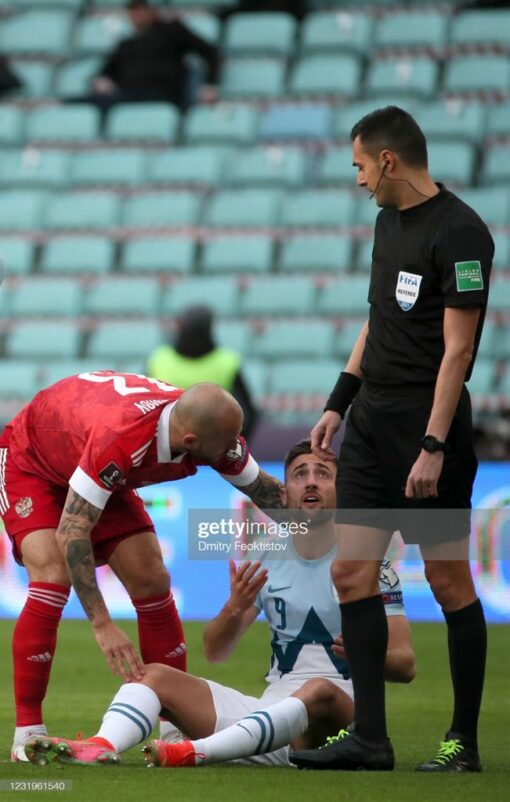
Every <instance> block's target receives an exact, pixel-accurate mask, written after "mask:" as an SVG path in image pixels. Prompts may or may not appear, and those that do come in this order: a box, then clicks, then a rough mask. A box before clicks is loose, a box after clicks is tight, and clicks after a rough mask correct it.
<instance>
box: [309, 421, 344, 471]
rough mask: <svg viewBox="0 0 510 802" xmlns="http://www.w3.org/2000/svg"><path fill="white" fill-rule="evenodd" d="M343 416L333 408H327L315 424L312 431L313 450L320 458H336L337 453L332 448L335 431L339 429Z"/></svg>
mask: <svg viewBox="0 0 510 802" xmlns="http://www.w3.org/2000/svg"><path fill="white" fill-rule="evenodd" d="M341 423H342V418H341V416H340V415H339V414H338V412H333V410H332V409H328V410H326V412H325V413H324V415H323V416H322V418H321V419H320V420H319V421H318V422H317V423H316V424H315V426H314V427H313V429H312V431H311V432H310V442H311V445H312V451H313V453H314V454H315V456H316V457H319V459H335V458H336V454H335V452H334V451H333V449H332V448H331V442H332V440H333V437H334V436H335V433H336V432H337V431H338V430H339V428H340V424H341Z"/></svg>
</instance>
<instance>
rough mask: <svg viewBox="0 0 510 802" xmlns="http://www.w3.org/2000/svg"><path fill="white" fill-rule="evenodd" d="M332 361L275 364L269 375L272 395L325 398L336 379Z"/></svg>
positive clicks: (299, 361) (334, 363)
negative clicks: (319, 396)
mask: <svg viewBox="0 0 510 802" xmlns="http://www.w3.org/2000/svg"><path fill="white" fill-rule="evenodd" d="M338 374H339V369H338V363H337V362H336V361H335V360H334V359H314V360H306V359H296V360H291V361H289V360H287V359H286V360H285V361H282V362H276V363H275V364H274V365H273V367H272V369H271V373H270V380H269V392H270V393H271V394H273V395H305V396H306V395H321V396H325V397H327V396H328V395H329V394H330V392H331V390H332V389H333V387H334V386H335V382H336V380H337V379H338Z"/></svg>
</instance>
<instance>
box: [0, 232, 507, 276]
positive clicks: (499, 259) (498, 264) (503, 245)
mask: <svg viewBox="0 0 510 802" xmlns="http://www.w3.org/2000/svg"><path fill="white" fill-rule="evenodd" d="M492 238H493V240H494V246H495V249H496V251H495V254H494V262H493V263H492V266H493V268H494V269H495V270H510V237H509V236H508V234H505V233H503V232H502V231H497V232H493V234H492ZM1 251H2V244H1V242H0V253H1Z"/></svg>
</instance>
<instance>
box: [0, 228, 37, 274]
mask: <svg viewBox="0 0 510 802" xmlns="http://www.w3.org/2000/svg"><path fill="white" fill-rule="evenodd" d="M33 259H34V246H33V245H32V243H31V242H30V240H28V239H27V238H26V237H1V238H0V275H1V274H2V271H3V273H5V275H7V276H9V275H24V274H26V273H30V271H31V270H32V264H33Z"/></svg>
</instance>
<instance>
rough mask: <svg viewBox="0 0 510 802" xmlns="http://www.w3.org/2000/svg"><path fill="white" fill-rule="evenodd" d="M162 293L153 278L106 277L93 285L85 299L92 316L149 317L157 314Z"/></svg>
mask: <svg viewBox="0 0 510 802" xmlns="http://www.w3.org/2000/svg"><path fill="white" fill-rule="evenodd" d="M160 297H161V290H160V285H159V282H158V281H157V279H155V278H131V277H129V278H125V277H120V276H119V277H117V276H115V277H107V278H101V279H99V280H98V281H97V282H95V283H94V284H93V285H92V286H91V287H90V289H89V291H88V293H87V295H86V297H85V310H86V311H87V312H88V313H89V314H91V315H109V316H110V315H111V316H119V315H138V316H141V315H151V316H152V317H154V315H156V314H157V313H158V310H159V305H160Z"/></svg>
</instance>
